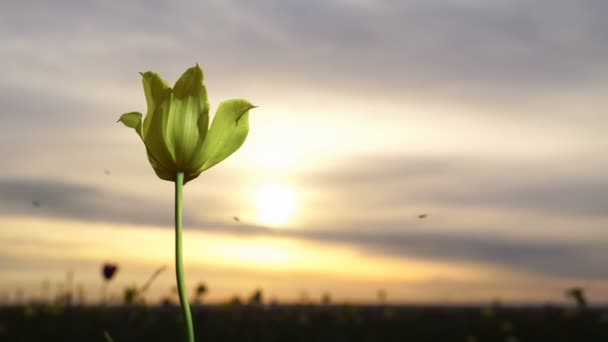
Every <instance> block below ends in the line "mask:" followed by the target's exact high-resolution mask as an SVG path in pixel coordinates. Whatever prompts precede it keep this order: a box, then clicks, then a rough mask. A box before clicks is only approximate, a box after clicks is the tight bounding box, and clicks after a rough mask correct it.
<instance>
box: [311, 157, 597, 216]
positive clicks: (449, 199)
mask: <svg viewBox="0 0 608 342" xmlns="http://www.w3.org/2000/svg"><path fill="white" fill-rule="evenodd" d="M607 166H608V165H606V164H605V162H604V161H603V160H601V159H600V160H588V159H585V160H583V161H580V160H574V161H572V162H561V161H560V162H555V161H537V162H514V161H507V160H505V161H503V162H496V161H489V160H483V159H478V158H457V157H408V156H401V157H400V156H375V157H366V156H359V157H358V158H353V159H349V160H345V161H343V162H340V163H338V164H336V166H335V168H332V169H325V170H320V171H317V172H314V173H311V174H308V175H303V176H302V177H301V178H300V181H301V182H302V183H303V184H305V185H306V186H309V187H315V188H322V189H325V190H326V191H327V192H328V193H337V194H338V196H341V197H342V198H343V201H344V202H345V203H346V204H347V205H348V206H350V205H353V204H354V205H356V206H357V207H361V208H367V209H369V210H375V209H379V208H381V207H385V208H386V207H391V206H393V207H400V206H404V205H406V204H409V205H412V204H423V205H425V206H429V207H432V206H451V207H455V208H463V209H465V208H477V209H479V210H480V211H483V210H484V209H499V210H504V211H506V212H509V211H513V212H515V211H520V210H524V211H528V212H531V213H533V214H536V215H539V216H563V217H579V218H584V217H587V218H607V213H608V206H607V204H606V203H605V201H604V200H603V199H605V198H608V177H606V176H605V175H606V171H608V170H607Z"/></svg>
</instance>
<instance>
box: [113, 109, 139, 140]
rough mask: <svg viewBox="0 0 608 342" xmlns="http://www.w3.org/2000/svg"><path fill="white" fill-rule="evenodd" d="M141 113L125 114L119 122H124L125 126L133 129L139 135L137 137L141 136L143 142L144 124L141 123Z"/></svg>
mask: <svg viewBox="0 0 608 342" xmlns="http://www.w3.org/2000/svg"><path fill="white" fill-rule="evenodd" d="M141 117H142V115H141V113H138V112H130V113H125V114H123V115H121V116H120V119H118V121H120V122H122V123H123V124H124V125H125V126H127V127H130V128H133V129H134V130H135V132H136V133H137V135H139V137H140V138H141V139H142V140H143V139H144V137H143V134H142V126H141V125H142V122H141Z"/></svg>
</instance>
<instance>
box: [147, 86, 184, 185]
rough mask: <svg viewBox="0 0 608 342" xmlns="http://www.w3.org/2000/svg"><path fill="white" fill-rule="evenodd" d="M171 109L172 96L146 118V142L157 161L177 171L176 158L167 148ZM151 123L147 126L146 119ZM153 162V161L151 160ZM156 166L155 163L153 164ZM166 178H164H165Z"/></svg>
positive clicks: (166, 168)
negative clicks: (168, 122)
mask: <svg viewBox="0 0 608 342" xmlns="http://www.w3.org/2000/svg"><path fill="white" fill-rule="evenodd" d="M170 109H171V96H169V97H168V98H167V99H165V101H164V102H163V103H162V104H160V105H159V106H157V107H156V111H155V112H154V113H153V115H150V114H148V116H146V118H145V119H144V143H145V144H146V148H147V149H148V153H149V154H151V155H152V156H153V157H154V160H155V161H156V163H157V164H158V165H160V166H162V168H163V169H165V170H169V171H171V172H173V173H177V169H176V167H175V159H174V158H173V156H172V155H171V153H170V151H169V149H168V148H167V140H168V139H167V136H166V135H167V129H166V127H167V120H168V117H169V111H170ZM148 118H151V119H150V121H148V122H149V123H150V124H149V126H148V128H147V129H146V128H145V125H146V121H145V120H147V119H148ZM151 162H152V161H151ZM152 166H153V167H154V165H152ZM163 179H164V178H163Z"/></svg>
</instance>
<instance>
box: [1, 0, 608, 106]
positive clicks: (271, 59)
mask: <svg viewBox="0 0 608 342" xmlns="http://www.w3.org/2000/svg"><path fill="white" fill-rule="evenodd" d="M3 7H4V8H3V13H4V15H3V17H2V19H3V20H2V22H3V24H0V25H2V26H1V27H3V28H4V29H5V30H8V31H5V32H7V33H8V34H10V36H9V37H13V39H11V40H10V41H9V44H7V45H5V47H4V48H3V50H2V51H3V53H8V54H9V55H11V56H12V57H15V58H18V59H15V60H17V61H18V63H17V67H18V68H19V69H25V67H27V66H30V65H31V64H38V65H40V64H42V65H46V66H47V67H51V68H55V69H56V70H61V69H65V71H66V72H64V73H63V74H62V75H63V76H64V77H65V76H71V75H70V73H69V70H74V69H81V70H83V71H84V70H92V71H94V70H95V69H99V70H98V71H96V72H95V73H96V75H101V76H103V75H104V74H105V75H106V77H108V76H110V77H113V78H116V77H119V76H118V75H119V74H120V73H122V74H124V73H125V72H126V71H127V70H133V68H136V69H137V68H141V67H142V65H144V66H156V67H158V66H159V65H160V64H162V65H163V67H164V68H169V69H170V70H171V73H177V72H178V70H181V69H183V68H182V67H178V64H183V63H186V64H187V65H189V64H191V63H193V62H194V61H199V60H198V58H204V61H199V62H202V63H203V64H205V65H206V64H207V63H209V65H210V66H211V67H212V68H214V69H215V70H218V72H219V74H222V78H224V79H227V81H226V82H232V81H233V80H235V79H239V78H240V79H241V82H243V77H242V76H243V75H248V77H247V78H253V79H256V80H259V79H260V77H264V79H268V77H269V76H270V77H271V78H275V79H278V80H281V81H285V80H287V79H289V80H291V81H292V82H295V83H298V84H299V85H300V86H301V87H305V86H312V87H317V88H324V89H328V88H330V89H345V90H347V91H349V90H350V91H352V92H353V93H368V94H369V96H377V95H379V94H380V93H382V92H386V93H388V94H390V96H392V97H395V96H397V97H401V98H403V97H404V96H405V97H406V98H407V99H408V100H413V99H416V98H419V99H424V101H428V100H430V99H434V100H435V101H436V99H437V98H439V99H442V100H444V101H446V102H450V101H452V102H458V101H460V102H465V103H468V104H472V105H480V104H481V103H484V102H485V103H486V105H495V104H496V103H501V105H504V106H512V107H513V106H514V107H517V106H518V105H521V103H522V102H528V103H534V102H537V101H539V100H540V99H541V98H548V99H551V100H554V99H555V98H554V97H555V96H559V95H564V94H566V93H568V94H570V93H572V92H581V93H589V92H593V91H594V89H598V91H599V89H602V87H601V84H603V83H604V79H605V77H604V76H603V73H601V72H598V71H600V70H602V69H603V65H604V61H605V60H606V57H607V56H608V48H606V47H605V46H604V44H601V41H602V40H601V35H599V33H598V32H603V31H606V29H608V24H606V22H605V20H604V18H603V17H602V15H601V13H604V12H605V10H608V8H607V5H606V4H605V3H603V2H601V1H594V0H585V1H577V2H572V1H567V0H559V1H553V0H541V1H534V2H525V1H509V2H500V3H493V2H492V3H490V2H481V1H455V0H442V1H438V0H435V1H408V2H405V3H403V2H395V1H376V2H363V1H320V0H314V1H307V2H305V3H302V2H300V1H293V0H291V1H281V0H263V1H257V2H255V4H254V3H250V2H247V1H228V2H218V1H207V2H204V3H198V2H194V1H177V2H171V3H168V2H165V1H155V2H153V3H151V4H150V3H148V2H146V3H143V2H140V1H125V2H123V3H121V5H120V7H118V8H116V6H110V5H108V4H104V3H99V2H93V1H74V0H63V1H60V2H54V3H53V6H51V5H44V4H38V3H37V4H36V6H34V4H33V3H31V2H28V1H23V2H13V3H10V4H8V5H3ZM17 18H19V19H17ZM564 22H568V25H563V23H564ZM5 35H6V34H5ZM39 37H44V40H46V41H50V42H51V43H47V44H44V40H41V39H39ZM16 39H19V40H20V41H21V42H22V43H21V44H19V45H15V44H14V41H15V40H16ZM28 41H29V42H30V44H32V46H30V47H27V48H24V46H23V45H24V43H27V42H28ZM39 44H41V45H39ZM19 46H21V47H19ZM36 46H38V48H37V47H36ZM42 49H44V52H45V53H41V52H42V51H41V50H42ZM20 51H21V52H20ZM173 51H180V53H178V54H176V53H174V52H173ZM36 52H38V53H36ZM12 53H14V54H15V55H12ZM60 56H64V57H66V58H64V60H63V61H62V60H61V59H59V58H58V57H60ZM83 57H85V58H83ZM169 60H170V61H171V62H168V61H169ZM102 61H103V62H105V63H104V64H101V62H102ZM110 65H111V66H112V67H111V68H108V67H107V66H110ZM83 67H84V68H83ZM110 69H111V70H110ZM112 70H116V72H113V71H112ZM137 70H139V69H137ZM230 71H232V72H230ZM58 76H59V75H58ZM80 76H81V77H82V76H84V75H83V74H81V75H80ZM596 94H599V92H598V93H596ZM600 99H601V98H600ZM424 101H422V102H424ZM511 114H512V113H511ZM537 115H540V113H537Z"/></svg>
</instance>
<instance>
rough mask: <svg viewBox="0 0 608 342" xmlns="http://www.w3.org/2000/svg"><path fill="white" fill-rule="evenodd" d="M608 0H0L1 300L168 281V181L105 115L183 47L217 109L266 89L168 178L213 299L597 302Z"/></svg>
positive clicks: (154, 288)
mask: <svg viewBox="0 0 608 342" xmlns="http://www.w3.org/2000/svg"><path fill="white" fill-rule="evenodd" d="M607 11H608V3H606V2H603V1H594V0H583V1H567V0H539V1H520V0H510V1H493V2H490V1H476V0H430V1H429V0H412V1H389V0H377V1H371V0H329V1H328V0H323V1H321V0H310V1H283V0H261V1H244V0H243V1H219V0H216V1H204V2H202V1H171V2H170V1H162V0H155V1H135V0H127V1H121V2H111V1H105V2H104V1H88V0H84V1H83V0H78V1H76V0H58V1H53V2H46V1H33V0H22V1H16V0H8V1H7V0H5V1H3V2H2V3H1V4H0V41H1V42H2V43H1V44H0V75H1V77H0V165H1V168H0V303H4V304H6V303H19V302H24V301H28V300H34V299H48V300H50V299H52V298H56V297H57V296H58V295H61V294H63V293H68V292H70V293H73V294H74V296H80V297H78V298H79V300H80V301H81V302H82V303H98V302H100V301H103V300H104V299H105V300H107V301H122V299H123V295H124V294H123V290H124V289H125V288H128V287H133V286H142V285H143V284H144V283H145V281H146V279H148V277H150V275H151V274H153V273H154V271H155V270H157V269H158V268H159V267H162V266H166V267H167V268H166V270H165V271H164V272H159V273H158V276H157V278H156V279H155V280H154V282H153V283H152V284H151V285H150V286H149V288H148V289H147V292H146V299H147V301H148V302H149V303H158V302H161V301H162V300H164V299H167V298H174V299H175V295H174V294H173V293H172V290H171V289H172V288H173V287H174V286H175V284H174V283H175V278H174V270H173V248H174V246H173V225H172V223H173V184H172V183H170V182H165V181H161V180H159V179H158V178H157V177H156V176H155V174H154V172H153V170H152V168H151V167H150V165H149V163H148V161H147V158H146V155H145V151H144V147H143V145H142V143H141V141H140V140H139V138H138V137H137V136H136V135H135V134H134V133H133V131H132V130H130V129H127V128H125V127H123V126H122V125H121V124H119V123H116V120H117V119H118V117H119V116H120V115H121V114H122V113H126V112H130V111H139V112H145V110H146V107H145V99H144V94H143V88H142V85H141V77H140V75H139V74H138V72H143V71H147V70H152V71H155V72H158V73H160V74H161V75H163V76H164V77H165V78H166V79H167V80H168V81H169V83H171V84H173V83H174V82H175V80H177V78H178V77H179V76H180V75H181V73H182V72H183V71H184V70H186V69H187V68H188V67H190V66H192V65H194V64H195V63H199V64H200V65H201V67H202V68H203V70H204V72H205V83H206V85H207V87H208V91H209V100H210V102H211V114H213V113H214V112H215V108H216V107H217V104H218V103H219V102H221V101H223V100H227V99H230V98H246V99H248V100H250V101H251V102H252V103H254V104H255V105H257V106H259V108H256V109H255V110H253V111H252V112H251V115H250V124H251V130H250V135H249V137H248V139H247V141H246V142H245V144H244V146H243V147H242V148H241V149H240V150H239V151H237V152H236V153H235V154H234V155H233V156H231V157H230V158H229V159H227V160H226V161H225V162H223V163H222V164H220V165H218V166H216V167H214V168H212V169H211V170H209V171H208V172H206V173H204V174H202V175H201V176H200V177H199V178H198V179H197V180H196V181H194V182H191V183H189V184H188V185H187V186H186V187H185V202H184V203H185V205H184V210H185V218H184V224H185V229H186V230H185V237H184V238H185V242H184V243H185V251H184V253H185V263H186V280H187V284H188V288H189V291H191V292H194V291H195V289H196V288H197V286H199V284H201V283H204V284H206V289H205V291H203V292H205V296H206V297H205V300H206V301H207V302H209V303H219V302H225V301H228V300H229V299H230V298H234V296H240V297H244V298H249V297H250V296H251V293H252V292H253V291H254V290H255V289H263V291H264V299H265V300H275V301H280V302H284V303H294V302H300V301H303V300H304V301H306V300H311V301H312V300H314V301H317V302H318V301H321V300H322V296H323V295H324V294H331V299H332V300H333V301H338V302H352V303H371V302H377V301H386V302H390V303H414V304H424V303H427V304H428V303H436V304H437V303H438V304H455V303H485V302H490V301H491V300H493V299H500V300H501V301H502V302H503V303H549V302H550V303H562V302H564V301H571V298H570V297H573V296H574V297H576V296H575V295H572V296H570V297H566V296H564V291H565V290H566V289H569V288H574V287H577V288H578V287H580V288H582V289H584V291H585V293H586V294H588V296H589V298H590V299H591V301H592V302H593V303H601V302H605V301H606V300H608V266H607V265H608V231H607V230H606V223H608V210H607V209H608V172H607V171H608V157H606V150H607V148H608V140H607V138H606V137H607V135H606V133H605V130H606V127H608V126H607V124H608V116H607V115H606V113H605V108H606V105H607V102H608V97H606V96H605V95H606V90H607V86H608V46H607V45H606V44H605V42H606V39H607V38H608V22H606V20H605V18H604V17H605V15H604V14H605V13H606V12H607ZM104 263H111V264H116V265H118V270H117V271H116V273H115V274H114V275H113V278H112V279H111V282H109V281H107V280H104V279H103V278H102V274H101V268H102V265H103V264H104ZM104 284H105V285H104ZM172 296H173V297H172ZM104 297H105V298H104Z"/></svg>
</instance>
